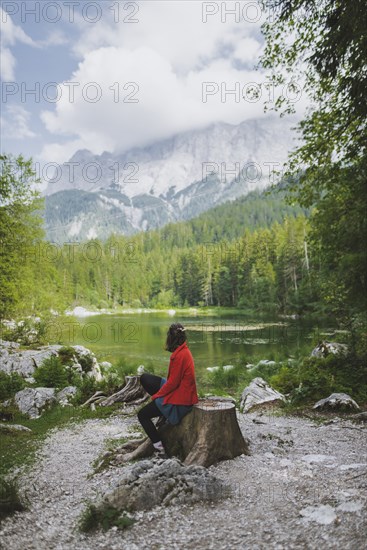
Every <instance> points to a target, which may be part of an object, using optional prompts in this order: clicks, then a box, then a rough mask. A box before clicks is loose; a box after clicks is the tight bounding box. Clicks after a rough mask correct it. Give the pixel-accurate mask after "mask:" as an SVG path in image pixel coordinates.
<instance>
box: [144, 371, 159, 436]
mask: <svg viewBox="0 0 367 550" xmlns="http://www.w3.org/2000/svg"><path fill="white" fill-rule="evenodd" d="M161 381H162V378H161V377H160V376H155V375H154V374H148V373H145V372H144V373H143V374H142V375H141V377H140V384H141V385H142V386H143V388H144V389H145V391H146V392H148V393H149V395H153V394H154V393H156V392H157V391H158V390H159V388H160V387H161ZM156 416H163V414H162V413H161V411H160V410H159V409H158V407H157V405H156V404H155V401H152V402H151V403H148V405H145V407H143V408H142V409H140V411H139V412H138V419H139V422H140V424H141V425H142V426H143V428H144V430H145V432H146V434H147V435H148V437H149V438H150V439H151V441H152V442H153V443H157V441H160V439H161V438H160V437H159V435H158V432H157V429H156V427H155V426H154V424H153V422H152V421H151V419H152V418H155V417H156Z"/></svg>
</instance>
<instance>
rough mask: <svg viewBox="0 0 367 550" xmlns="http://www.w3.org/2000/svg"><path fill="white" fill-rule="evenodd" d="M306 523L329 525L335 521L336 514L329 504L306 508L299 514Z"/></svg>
mask: <svg viewBox="0 0 367 550" xmlns="http://www.w3.org/2000/svg"><path fill="white" fill-rule="evenodd" d="M299 513H300V514H301V516H303V517H304V518H305V519H306V520H308V521H316V523H319V524H320V525H330V523H333V521H335V520H336V513H335V510H334V508H333V507H332V506H330V505H329V504H321V505H320V506H307V508H303V509H302V510H300V512H299Z"/></svg>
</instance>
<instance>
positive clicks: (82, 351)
mask: <svg viewBox="0 0 367 550" xmlns="http://www.w3.org/2000/svg"><path fill="white" fill-rule="evenodd" d="M72 347H73V348H74V350H75V354H76V357H77V360H78V362H79V363H80V364H81V366H82V367H83V362H84V361H83V360H87V361H88V363H91V366H90V368H89V370H88V371H87V376H89V377H90V378H94V379H95V380H96V381H97V382H100V381H101V380H102V379H103V376H102V373H101V369H100V367H99V364H98V362H97V359H96V356H95V355H94V353H93V352H91V351H90V350H89V349H88V348H85V347H84V346H78V345H77V346H72ZM83 372H85V369H84V368H83Z"/></svg>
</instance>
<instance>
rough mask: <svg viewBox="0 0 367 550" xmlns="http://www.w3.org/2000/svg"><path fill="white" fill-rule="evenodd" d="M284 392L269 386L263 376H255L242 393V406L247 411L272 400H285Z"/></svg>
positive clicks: (243, 410)
mask: <svg viewBox="0 0 367 550" xmlns="http://www.w3.org/2000/svg"><path fill="white" fill-rule="evenodd" d="M285 400H286V399H285V397H284V395H283V394H281V393H279V392H278V391H277V390H274V389H273V388H272V387H270V386H269V384H268V383H267V382H265V380H263V379H262V378H260V377H258V378H254V379H253V380H252V382H251V383H250V384H249V385H248V386H247V388H245V389H244V390H243V392H242V395H241V405H240V408H241V410H242V412H244V413H246V412H248V411H249V410H250V409H252V407H254V406H255V405H261V404H263V403H268V402H271V401H285Z"/></svg>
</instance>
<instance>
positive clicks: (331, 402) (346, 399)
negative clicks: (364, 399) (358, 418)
mask: <svg viewBox="0 0 367 550" xmlns="http://www.w3.org/2000/svg"><path fill="white" fill-rule="evenodd" d="M342 407H347V408H349V409H355V410H359V405H358V403H356V402H355V401H354V399H352V398H351V397H350V395H348V394H347V393H332V394H331V395H329V397H326V398H325V399H320V401H318V402H317V403H315V405H314V406H313V409H338V408H342Z"/></svg>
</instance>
